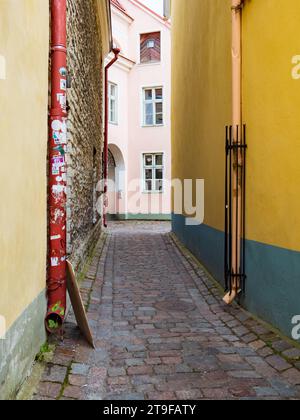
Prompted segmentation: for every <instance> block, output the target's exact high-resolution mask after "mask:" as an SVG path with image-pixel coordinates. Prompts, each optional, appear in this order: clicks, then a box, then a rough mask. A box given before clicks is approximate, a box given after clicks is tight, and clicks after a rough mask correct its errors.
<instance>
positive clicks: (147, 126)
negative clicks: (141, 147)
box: [142, 124, 165, 128]
mask: <svg viewBox="0 0 300 420" xmlns="http://www.w3.org/2000/svg"><path fill="white" fill-rule="evenodd" d="M164 126H165V124H159V125H156V124H153V125H146V124H142V128H159V127H164Z"/></svg>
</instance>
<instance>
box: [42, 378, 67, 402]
mask: <svg viewBox="0 0 300 420" xmlns="http://www.w3.org/2000/svg"><path fill="white" fill-rule="evenodd" d="M61 389H62V386H61V385H60V384H56V383H53V382H41V383H40V384H39V387H38V395H39V396H40V397H48V398H49V399H57V398H58V397H59V395H60V392H61Z"/></svg>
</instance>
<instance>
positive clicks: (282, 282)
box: [172, 215, 300, 337]
mask: <svg viewBox="0 0 300 420" xmlns="http://www.w3.org/2000/svg"><path fill="white" fill-rule="evenodd" d="M172 229H173V232H174V233H175V234H176V236H177V237H178V239H180V241H181V242H182V243H183V244H184V245H185V246H186V247H187V248H188V249H190V251H191V252H192V253H193V254H194V255H195V256H196V257H197V258H198V259H199V260H200V261H201V263H202V264H203V265H204V266H205V267H206V268H207V270H208V271H209V272H210V273H211V274H212V275H213V277H214V278H215V279H216V280H218V281H219V282H220V283H221V284H222V285H223V286H224V233H223V232H221V231H219V230H216V229H213V228H211V227H209V226H206V225H200V226H186V225H185V218H184V216H180V215H173V216H172ZM246 274H247V281H246V292H245V296H244V297H242V299H241V303H242V305H243V306H244V307H245V308H246V309H247V310H249V311H250V312H252V313H253V314H255V315H257V316H259V317H260V318H262V319H264V320H265V321H267V322H269V323H271V324H273V325H274V326H275V327H276V328H279V329H280V330H281V331H282V332H283V333H284V334H285V335H287V336H289V337H291V331H292V328H293V326H292V323H291V320H292V318H293V317H294V316H295V315H300V253H299V252H295V251H290V250H287V249H283V248H279V247H275V246H271V245H266V244H262V243H258V242H254V241H246Z"/></svg>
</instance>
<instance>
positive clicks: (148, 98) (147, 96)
mask: <svg viewBox="0 0 300 420" xmlns="http://www.w3.org/2000/svg"><path fill="white" fill-rule="evenodd" d="M145 99H146V101H152V89H146V90H145Z"/></svg>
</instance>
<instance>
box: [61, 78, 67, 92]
mask: <svg viewBox="0 0 300 420" xmlns="http://www.w3.org/2000/svg"><path fill="white" fill-rule="evenodd" d="M60 90H67V81H66V79H60Z"/></svg>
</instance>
